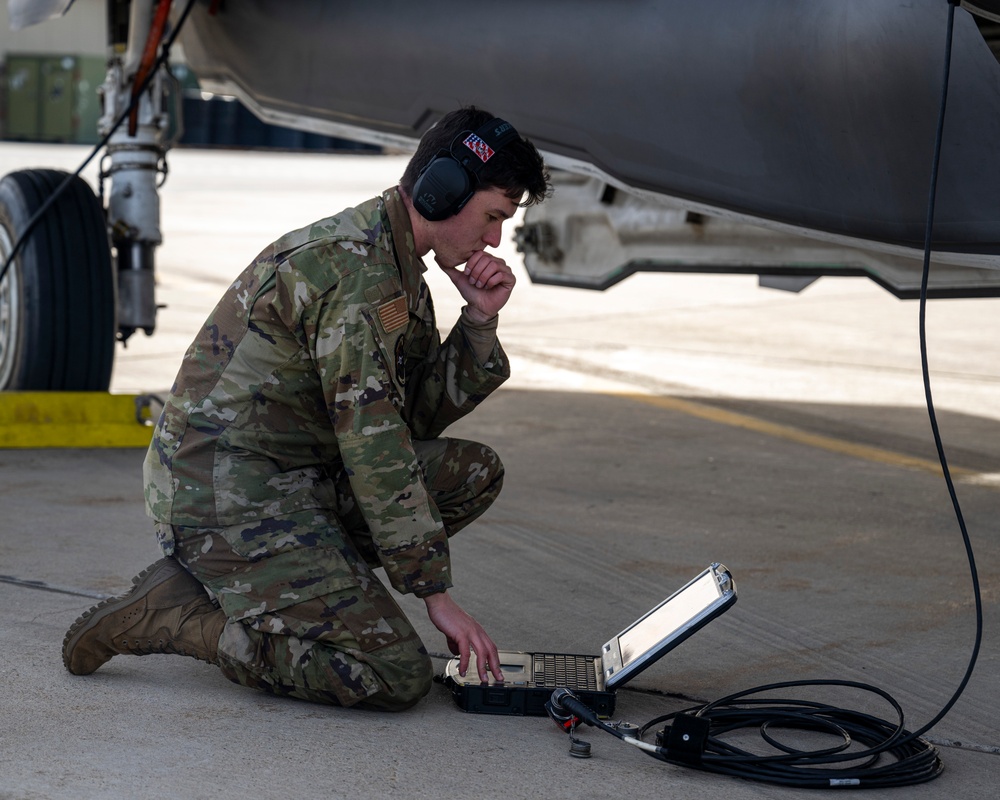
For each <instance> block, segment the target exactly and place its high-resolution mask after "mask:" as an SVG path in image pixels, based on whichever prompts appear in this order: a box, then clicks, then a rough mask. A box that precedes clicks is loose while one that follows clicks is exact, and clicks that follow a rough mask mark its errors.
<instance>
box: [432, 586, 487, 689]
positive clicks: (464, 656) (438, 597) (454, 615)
mask: <svg viewBox="0 0 1000 800" xmlns="http://www.w3.org/2000/svg"><path fill="white" fill-rule="evenodd" d="M424 602H425V603H426V604H427V616H428V617H430V620H431V622H433V623H434V627H436V628H437V629H438V630H439V631H441V633H443V634H444V635H445V636H446V637H447V639H448V647H449V649H450V650H451V652H452V653H453V654H454V655H456V656H458V674H459V675H462V676H464V675H465V672H466V670H467V669H468V668H469V653H470V650H471V651H474V652H475V654H476V666H477V668H478V671H479V680H481V681H482V682H483V683H486V682H487V681H488V680H489V676H488V674H487V669H488V670H489V672H492V673H493V677H494V678H495V679H496V680H498V681H502V680H503V673H502V672H501V671H500V655H499V654H498V653H497V646H496V645H495V644H493V640H492V639H491V638H490V637H489V636H487V635H486V631H484V630H483V626H482V625H480V624H479V623H478V622H476V621H475V620H474V619H473V618H472V617H470V616H469V615H468V614H466V613H465V612H464V611H463V610H462V609H461V607H459V605H458V603H456V602H455V601H454V600H453V599H452V597H451V595H449V594H448V593H447V592H441V593H439V594H432V595H428V596H427V597H425V598H424Z"/></svg>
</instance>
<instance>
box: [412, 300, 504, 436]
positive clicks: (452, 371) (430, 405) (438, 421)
mask: <svg viewBox="0 0 1000 800" xmlns="http://www.w3.org/2000/svg"><path fill="white" fill-rule="evenodd" d="M509 377H510V365H509V364H508V361H507V354H506V353H505V352H504V351H503V348H502V347H501V346H500V342H499V341H497V342H496V344H495V345H494V346H493V349H492V352H490V354H489V357H488V358H486V359H485V360H480V358H479V357H477V356H476V349H475V348H474V347H473V345H472V342H471V341H470V340H469V338H468V335H467V333H466V329H465V326H464V324H463V322H462V320H461V319H460V320H459V322H458V324H456V325H455V327H453V328H452V329H451V332H450V333H449V334H448V337H447V338H446V339H445V340H444V342H442V343H440V345H437V343H436V342H435V346H433V347H431V348H429V350H428V357H427V358H426V359H425V360H424V361H423V362H422V363H418V364H416V365H408V369H407V378H406V412H405V413H406V418H407V422H408V423H409V425H410V428H411V429H412V431H413V436H414V438H416V439H434V438H436V437H437V436H440V435H441V433H442V432H443V431H444V430H445V428H447V427H448V426H449V425H451V424H452V423H453V422H455V421H456V420H459V419H461V418H462V417H464V416H465V415H466V414H468V413H469V412H470V411H472V410H473V409H474V408H475V407H476V406H478V405H479V404H480V403H481V402H483V400H485V399H486V398H487V396H489V394H490V393H491V392H493V391H494V390H495V389H497V388H498V387H499V386H500V385H501V384H503V382H504V381H506V380H507V378H509Z"/></svg>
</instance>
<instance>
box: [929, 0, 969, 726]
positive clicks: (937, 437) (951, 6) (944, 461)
mask: <svg viewBox="0 0 1000 800" xmlns="http://www.w3.org/2000/svg"><path fill="white" fill-rule="evenodd" d="M957 3H958V0H948V37H947V40H946V42H945V62H944V81H943V86H942V87H941V108H940V112H939V114H938V125H937V132H936V134H935V138H934V161H933V163H932V167H931V178H930V189H929V191H928V198H927V225H926V230H925V232H924V264H923V274H922V276H921V280H920V326H919V327H920V369H921V374H922V375H923V381H924V397H925V399H926V401H927V416H928V419H929V421H930V425H931V432H932V433H933V434H934V445H935V447H936V448H937V453H938V460H939V461H940V462H941V471H942V473H943V474H944V480H945V484H946V485H947V487H948V496H949V497H950V498H951V504H952V508H953V509H954V511H955V518H956V519H957V520H958V527H959V529H960V530H961V532H962V542H963V544H964V545H965V553H966V556H967V558H968V561H969V572H970V574H971V577H972V588H973V594H974V595H975V603H976V638H975V644H974V645H973V648H972V657H971V658H970V659H969V666H968V668H967V669H966V671H965V675H964V677H963V678H962V682H961V683H960V684H959V687H958V689H957V690H956V691H955V693H954V694H953V695H952V697H951V699H950V700H949V701H948V702H947V703H946V704H945V706H944V708H942V709H941V711H939V712H938V713H937V715H936V716H935V717H934V718H933V719H932V720H931V721H930V722H928V723H927V724H926V725H924V726H923V727H922V728H921V729H920V730H919V731H916V732H915V733H914V736H919V735H922V734H924V733H926V732H927V731H929V730H930V729H931V728H933V727H934V726H935V725H936V724H937V723H938V722H940V721H941V719H942V718H943V717H944V716H945V714H947V713H948V712H949V711H950V710H951V708H952V706H954V705H955V703H956V702H958V698H959V697H960V696H961V695H962V693H963V692H964V691H965V687H966V686H967V685H968V683H969V680H970V678H972V671H973V669H974V668H975V666H976V662H977V661H978V659H979V649H980V647H981V645H982V641H983V598H982V592H981V590H980V586H979V572H978V570H977V569H976V557H975V554H974V553H973V551H972V541H971V539H970V537H969V530H968V528H967V527H966V524H965V516H964V515H963V514H962V506H961V504H960V503H959V501H958V494H957V493H956V491H955V483H954V481H953V480H952V477H951V470H950V469H949V468H948V458H947V456H946V455H945V452H944V444H943V443H942V440H941V432H940V430H939V429H938V422H937V414H936V413H935V411H934V398H933V396H932V394H931V379H930V369H929V367H928V361H927V284H928V279H929V276H930V266H931V241H932V238H933V229H934V206H935V199H936V197H937V178H938V164H939V162H940V160H941V142H942V140H943V138H944V119H945V107H946V106H947V103H948V84H949V80H950V76H951V45H952V31H953V28H954V24H955V6H956V5H957Z"/></svg>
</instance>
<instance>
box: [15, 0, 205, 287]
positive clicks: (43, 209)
mask: <svg viewBox="0 0 1000 800" xmlns="http://www.w3.org/2000/svg"><path fill="white" fill-rule="evenodd" d="M193 6H194V0H188V4H187V5H186V6H185V7H184V10H183V11H182V12H181V15H180V17H179V18H178V20H177V25H176V26H175V27H174V29H173V30H172V31H171V32H170V35H169V36H168V37H167V38H166V40H164V42H163V45H162V47H161V50H160V56H159V58H157V59H156V62H155V63H154V65H153V69H151V70H150V71H149V74H148V75H147V76H146V77H145V79H144V80H143V81H142V83H141V84H140V86H139V91H137V92H136V93H135V95H134V96H133V97H132V100H131V102H130V103H129V104H128V107H127V108H126V109H125V110H124V111H123V112H122V113H121V114H120V115H119V116H118V119H116V120H115V122H114V124H113V125H112V126H111V129H110V130H109V131H108V132H107V133H106V134H105V135H104V138H102V139H101V140H100V141H99V142H98V143H97V144H96V145H94V147H93V149H92V150H91V151H90V155H88V156H87V157H86V158H85V159H84V160H83V163H81V164H80V166H79V167H77V168H76V171H75V172H73V173H72V174H71V175H67V176H66V177H65V178H64V179H63V182H62V183H60V184H59V185H58V186H57V187H56V189H55V191H54V192H52V194H51V195H49V197H48V198H47V199H46V200H45V202H44V203H42V205H41V206H40V207H39V209H38V210H37V211H36V212H35V213H34V214H33V215H32V217H31V219H29V220H28V222H27V224H26V225H25V226H24V230H23V231H21V233H20V235H19V236H18V237H17V239H16V240H15V242H14V244H13V246H12V247H11V248H10V253H8V254H7V258H6V260H5V261H4V263H3V265H2V266H0V283H2V282H3V279H4V276H5V275H6V274H7V270H8V269H10V265H11V264H13V263H14V258H15V257H16V256H17V254H18V252H19V251H20V250H21V247H22V246H23V245H24V243H25V242H26V241H27V240H28V236H29V234H30V233H31V232H32V231H33V230H34V229H35V226H36V225H37V224H38V223H39V221H40V220H41V219H42V217H44V216H45V214H46V213H47V212H48V210H49V209H50V208H51V207H52V206H53V204H54V203H55V202H56V200H58V199H59V196H60V195H61V194H62V193H63V192H64V191H66V188H67V187H68V186H69V185H70V183H71V182H72V180H73V179H74V178H77V177H79V175H80V173H81V172H83V170H84V169H86V167H87V165H88V164H89V163H90V162H91V161H93V159H94V156H96V155H97V154H98V153H99V152H100V151H101V150H102V149H103V148H104V147H105V146H106V145H107V143H108V142H109V141H110V140H111V137H112V136H113V135H114V133H115V131H117V130H118V128H119V127H121V124H122V123H123V122H124V121H125V119H126V118H127V117H128V115H129V114H131V113H132V109H133V108H135V107H136V106H137V105H138V104H139V102H140V101H141V99H142V96H143V94H145V92H146V89H147V88H149V84H150V83H151V82H152V80H153V78H154V77H155V75H156V73H157V72H159V71H160V67H162V66H163V65H164V64H165V63H166V61H167V59H168V58H169V57H170V48H171V47H172V46H173V44H174V40H175V39H176V38H177V35H178V34H179V33H180V31H181V28H183V27H184V22H185V20H186V19H187V17H188V14H189V13H190V11H191V8H192V7H193Z"/></svg>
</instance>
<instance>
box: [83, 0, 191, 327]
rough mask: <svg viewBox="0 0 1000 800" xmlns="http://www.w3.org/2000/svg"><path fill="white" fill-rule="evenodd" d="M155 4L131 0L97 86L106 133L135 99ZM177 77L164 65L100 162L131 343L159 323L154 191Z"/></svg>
mask: <svg viewBox="0 0 1000 800" xmlns="http://www.w3.org/2000/svg"><path fill="white" fill-rule="evenodd" d="M152 13H153V12H152V2H151V1H150V0H143V2H134V3H132V7H131V12H130V18H129V26H128V46H127V48H126V50H125V53H124V55H123V56H122V57H117V56H116V57H114V58H112V60H111V63H110V65H109V67H108V73H107V77H106V78H105V81H104V84H103V85H102V87H101V89H100V92H101V94H102V96H103V100H104V114H103V116H102V117H101V119H100V121H99V123H98V126H99V129H100V133H101V135H102V136H105V135H107V134H108V132H109V131H110V130H111V127H112V126H113V125H114V122H115V120H117V119H118V117H119V116H120V115H121V114H122V113H123V112H124V111H125V110H126V109H127V108H128V106H129V104H130V103H131V102H132V93H133V86H134V84H135V83H136V81H138V80H141V76H140V74H139V72H140V62H141V60H142V56H143V49H144V45H145V44H146V38H147V36H153V33H152V28H153V26H152ZM170 81H173V77H172V76H171V75H170V73H169V72H168V70H167V67H166V66H162V67H160V68H159V69H158V70H157V71H156V74H155V75H153V77H152V78H151V80H150V82H149V87H148V89H147V90H146V91H145V92H143V94H142V96H141V97H140V98H139V101H138V106H137V108H136V110H135V111H134V112H133V114H132V116H131V118H130V119H129V120H128V121H127V122H126V123H123V124H122V125H121V126H119V128H118V129H117V130H116V131H115V132H114V133H113V134H112V136H111V138H110V140H109V141H108V147H107V152H106V154H105V156H104V157H103V158H102V161H101V183H102V194H103V182H104V180H105V179H110V182H111V191H110V195H109V200H108V209H107V213H108V228H109V231H110V233H111V243H112V245H113V246H114V248H115V251H116V255H117V259H116V261H117V270H116V271H117V276H118V338H119V340H121V341H123V342H124V341H126V340H127V339H128V338H129V336H131V335H132V334H133V333H134V332H135V331H136V330H137V329H139V328H141V329H142V330H143V331H144V332H145V333H146V335H147V336H149V335H150V334H152V333H153V330H154V328H155V327H156V309H157V306H156V300H155V289H154V275H153V267H154V263H153V262H154V259H153V254H154V251H155V248H156V246H157V245H159V244H161V243H162V241H163V236H162V234H161V233H160V199H159V195H158V194H157V190H158V188H159V186H160V185H162V181H161V180H160V176H161V175H164V176H165V175H166V171H167V170H166V152H167V150H168V149H169V147H170V145H171V144H172V142H171V141H168V139H167V137H166V131H167V129H168V127H169V124H170V119H169V114H168V111H167V104H166V97H167V89H168V82H170Z"/></svg>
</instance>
